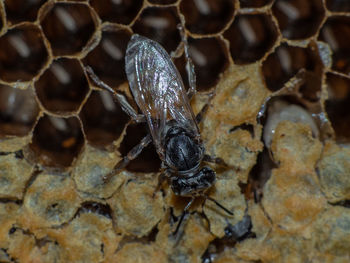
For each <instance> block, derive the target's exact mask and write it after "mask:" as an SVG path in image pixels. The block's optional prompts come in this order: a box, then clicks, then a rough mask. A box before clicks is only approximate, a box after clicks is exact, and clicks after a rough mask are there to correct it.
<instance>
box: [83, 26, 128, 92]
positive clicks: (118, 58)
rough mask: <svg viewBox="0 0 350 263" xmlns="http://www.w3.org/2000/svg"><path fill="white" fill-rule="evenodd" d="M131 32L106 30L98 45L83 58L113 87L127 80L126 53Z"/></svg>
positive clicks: (85, 62)
mask: <svg viewBox="0 0 350 263" xmlns="http://www.w3.org/2000/svg"><path fill="white" fill-rule="evenodd" d="M130 37H131V34H130V32H129V31H127V30H117V31H104V32H103V33H102V38H101V41H100V43H99V44H98V46H97V47H95V48H94V49H93V50H92V51H91V52H90V53H89V54H88V55H87V56H86V57H85V58H84V60H83V62H84V64H85V65H89V66H90V67H92V69H93V70H94V72H95V74H96V75H97V76H98V77H99V78H100V79H101V80H102V81H104V82H105V83H107V84H108V85H109V86H111V87H116V86H118V85H120V84H122V83H123V82H125V81H127V78H126V74H125V70H124V67H125V61H124V55H125V51H126V47H127V44H128V42H129V40H130Z"/></svg>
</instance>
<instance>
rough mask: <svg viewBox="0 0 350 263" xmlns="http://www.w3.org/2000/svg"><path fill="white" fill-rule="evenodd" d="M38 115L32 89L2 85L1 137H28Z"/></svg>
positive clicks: (0, 108)
mask: <svg viewBox="0 0 350 263" xmlns="http://www.w3.org/2000/svg"><path fill="white" fill-rule="evenodd" d="M38 114H39V107H38V105H37V103H36V100H35V95H34V92H33V91H32V90H31V89H27V90H20V89H16V88H12V87H10V86H4V85H0V137H3V136H6V135H14V136H24V135H27V134H28V133H29V132H30V131H31V130H32V128H33V125H34V123H35V121H36V119H37V117H38Z"/></svg>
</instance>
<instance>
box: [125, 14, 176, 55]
mask: <svg viewBox="0 0 350 263" xmlns="http://www.w3.org/2000/svg"><path fill="white" fill-rule="evenodd" d="M179 23H180V19H179V17H178V14H177V11H176V8H175V7H148V8H146V9H144V10H143V11H142V13H141V15H140V16H139V18H138V19H137V20H136V22H135V24H134V25H133V27H132V28H133V31H134V32H135V33H138V34H140V35H143V36H146V37H148V38H150V39H153V40H155V41H157V42H158V43H160V44H161V45H162V46H163V47H164V48H165V49H166V51H167V52H168V53H169V52H170V51H173V50H175V49H176V47H177V46H178V44H179V43H180V40H181V37H180V33H179V30H178V29H177V25H178V24H179Z"/></svg>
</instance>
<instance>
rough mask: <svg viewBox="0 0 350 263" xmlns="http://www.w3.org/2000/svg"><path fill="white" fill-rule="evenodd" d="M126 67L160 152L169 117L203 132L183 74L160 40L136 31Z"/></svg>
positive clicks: (195, 131)
mask: <svg viewBox="0 0 350 263" xmlns="http://www.w3.org/2000/svg"><path fill="white" fill-rule="evenodd" d="M125 70H126V74H127V77H128V80H129V85H130V89H131V92H132V94H133V96H134V99H135V101H136V103H137V105H138V106H139V108H140V109H141V111H142V113H143V114H144V115H145V117H146V119H147V122H148V125H149V129H150V133H151V135H152V137H153V142H154V144H155V146H156V149H157V151H158V154H160V155H163V148H164V147H162V143H163V139H164V136H165V128H166V122H167V120H171V119H172V120H174V121H175V122H176V123H177V124H178V125H179V126H181V127H183V128H185V129H187V130H189V131H192V132H193V134H195V135H198V136H199V131H198V127H197V124H196V121H195V119H194V114H193V112H192V108H191V106H190V104H189V101H188V98H187V94H186V91H185V89H184V85H183V82H182V79H181V76H180V74H179V72H178V70H177V69H176V67H175V65H174V63H173V62H172V60H171V58H170V56H169V55H168V53H167V52H166V51H165V50H164V49H163V47H161V46H160V45H159V44H158V43H157V42H155V41H153V40H150V39H148V38H145V37H142V36H139V35H137V34H135V35H133V36H132V38H131V40H130V42H129V44H128V47H127V51H126V56H125Z"/></svg>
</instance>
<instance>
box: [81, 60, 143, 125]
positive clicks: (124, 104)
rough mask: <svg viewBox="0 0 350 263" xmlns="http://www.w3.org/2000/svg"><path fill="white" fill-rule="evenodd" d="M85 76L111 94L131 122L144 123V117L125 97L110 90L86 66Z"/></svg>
mask: <svg viewBox="0 0 350 263" xmlns="http://www.w3.org/2000/svg"><path fill="white" fill-rule="evenodd" d="M84 70H85V72H86V74H87V75H88V76H89V77H90V78H91V79H92V80H93V81H94V83H95V84H96V85H97V86H98V87H100V88H102V89H104V90H107V91H109V92H110V93H112V94H113V96H114V98H115V99H116V100H117V101H118V103H119V105H120V106H121V108H122V109H123V111H124V112H125V113H126V114H128V115H129V116H130V117H131V118H132V119H133V120H135V121H136V122H144V121H145V117H144V116H143V115H142V114H138V113H137V112H136V111H135V109H134V108H133V107H132V106H131V105H130V104H129V102H128V101H127V99H126V97H125V96H124V95H123V94H121V93H118V92H117V91H115V90H114V89H112V88H111V87H110V86H108V85H107V84H106V83H104V82H103V81H102V80H100V78H99V77H98V76H97V75H96V74H95V72H94V71H93V69H92V68H91V67H90V66H86V67H85V68H84Z"/></svg>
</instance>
